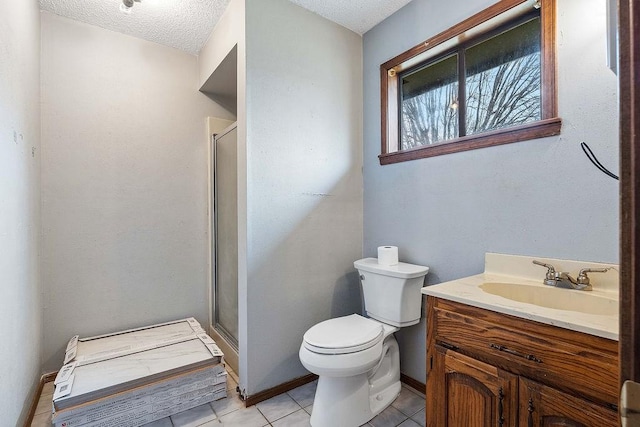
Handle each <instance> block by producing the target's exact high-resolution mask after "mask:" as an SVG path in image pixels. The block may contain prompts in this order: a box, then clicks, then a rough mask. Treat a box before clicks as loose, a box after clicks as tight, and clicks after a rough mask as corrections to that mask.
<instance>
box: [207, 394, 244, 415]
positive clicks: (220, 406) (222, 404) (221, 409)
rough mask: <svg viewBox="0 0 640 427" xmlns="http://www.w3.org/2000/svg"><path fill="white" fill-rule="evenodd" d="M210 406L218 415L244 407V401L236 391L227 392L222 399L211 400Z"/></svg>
mask: <svg viewBox="0 0 640 427" xmlns="http://www.w3.org/2000/svg"><path fill="white" fill-rule="evenodd" d="M211 407H212V408H213V411H214V412H215V413H216V415H217V416H218V417H222V416H223V415H226V414H228V413H229V412H233V411H236V410H238V409H240V408H244V402H243V401H242V399H240V396H238V393H235V392H234V393H229V395H228V396H227V397H225V398H224V399H220V400H216V401H214V402H211Z"/></svg>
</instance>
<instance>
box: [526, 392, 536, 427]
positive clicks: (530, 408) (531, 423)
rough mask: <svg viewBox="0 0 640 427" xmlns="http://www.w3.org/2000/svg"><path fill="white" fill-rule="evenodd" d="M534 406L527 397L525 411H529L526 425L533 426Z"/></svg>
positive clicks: (531, 400)
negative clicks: (527, 403)
mask: <svg viewBox="0 0 640 427" xmlns="http://www.w3.org/2000/svg"><path fill="white" fill-rule="evenodd" d="M534 409H535V408H534V407H533V399H531V398H530V399H529V408H528V409H527V411H529V418H528V420H527V427H533V411H534Z"/></svg>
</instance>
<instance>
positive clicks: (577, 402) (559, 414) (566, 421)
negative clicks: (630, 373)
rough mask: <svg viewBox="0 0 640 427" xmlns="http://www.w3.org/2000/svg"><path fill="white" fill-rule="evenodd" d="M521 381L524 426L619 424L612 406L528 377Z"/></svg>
mask: <svg viewBox="0 0 640 427" xmlns="http://www.w3.org/2000/svg"><path fill="white" fill-rule="evenodd" d="M519 383H520V389H519V395H520V396H519V402H520V405H519V414H520V424H519V425H521V426H527V427H528V426H544V427H583V426H594V427H595V426H597V427H617V426H618V417H617V416H618V414H617V412H615V411H613V410H611V409H608V408H605V407H602V406H600V405H596V404H593V403H591V402H589V401H586V400H584V399H580V398H579V397H575V396H572V395H570V394H568V393H564V392H561V391H559V390H556V389H555V388H551V387H547V386H545V385H542V384H539V383H537V382H535V381H531V380H528V379H526V378H520V380H519ZM485 425H487V424H485ZM494 425H495V424H494ZM513 425H516V424H513Z"/></svg>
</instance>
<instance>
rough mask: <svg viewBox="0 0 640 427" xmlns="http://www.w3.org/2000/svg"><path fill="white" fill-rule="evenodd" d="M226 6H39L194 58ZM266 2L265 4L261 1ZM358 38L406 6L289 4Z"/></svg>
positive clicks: (93, 2)
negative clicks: (123, 8)
mask: <svg viewBox="0 0 640 427" xmlns="http://www.w3.org/2000/svg"><path fill="white" fill-rule="evenodd" d="M229 1H230V0H142V2H141V3H135V5H134V6H133V9H132V10H131V14H129V15H127V14H124V13H122V12H121V11H120V4H121V2H122V0H40V7H41V8H42V9H43V10H48V11H50V12H52V13H55V14H56V15H60V16H64V17H67V18H71V19H74V20H76V21H81V22H85V23H87V24H91V25H97V26H98V27H102V28H106V29H108V30H112V31H117V32H119V33H123V34H128V35H131V36H134V37H138V38H141V39H145V40H149V41H152V42H155V43H160V44H163V45H165V46H171V47H175V48H176V49H180V50H182V51H185V52H187V53H191V54H193V55H197V54H198V52H199V51H200V49H201V48H202V46H203V45H204V44H205V42H206V41H207V38H208V37H209V34H211V31H212V30H213V27H214V26H215V24H216V23H217V22H218V19H220V16H222V13H223V12H224V10H225V8H226V7H227V5H228V4H229ZM263 1H269V0H263ZM290 1H291V2H293V3H295V4H298V5H300V6H302V7H304V8H305V9H308V10H310V11H312V12H315V13H317V14H318V15H320V16H323V17H325V18H327V19H329V20H331V21H334V22H336V23H338V24H340V25H342V26H344V27H346V28H349V29H350V30H352V31H354V32H356V33H358V34H363V33H365V32H366V31H368V30H369V29H371V28H372V27H373V26H374V25H376V24H377V23H379V22H381V21H382V20H384V19H385V18H386V17H388V16H389V15H391V14H393V13H394V12H395V11H396V10H398V9H400V8H401V7H402V6H404V5H406V4H407V3H409V2H410V1H411V0H290Z"/></svg>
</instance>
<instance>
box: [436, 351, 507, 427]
mask: <svg viewBox="0 0 640 427" xmlns="http://www.w3.org/2000/svg"><path fill="white" fill-rule="evenodd" d="M441 369H443V376H442V383H441V384H442V386H443V390H442V393H443V398H442V399H441V402H443V403H444V409H445V413H444V416H443V419H444V423H443V424H441V425H442V426H447V427H507V426H514V425H515V424H516V420H517V417H516V409H517V405H518V377H517V376H515V375H513V374H510V373H508V372H505V371H502V370H500V369H498V368H496V367H495V366H491V365H488V364H486V363H483V362H480V361H478V360H475V359H472V358H470V357H466V356H463V355H461V354H459V353H456V352H454V351H445V353H444V358H443V359H442V367H441ZM429 425H432V424H431V423H430V424H429ZM434 425H435V424H434Z"/></svg>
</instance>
